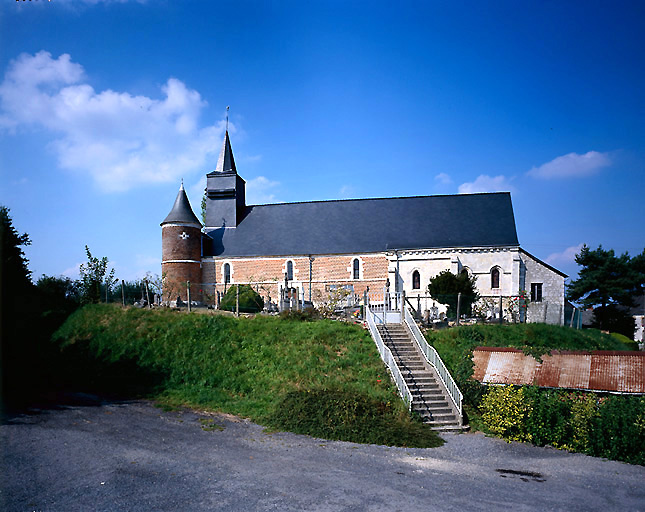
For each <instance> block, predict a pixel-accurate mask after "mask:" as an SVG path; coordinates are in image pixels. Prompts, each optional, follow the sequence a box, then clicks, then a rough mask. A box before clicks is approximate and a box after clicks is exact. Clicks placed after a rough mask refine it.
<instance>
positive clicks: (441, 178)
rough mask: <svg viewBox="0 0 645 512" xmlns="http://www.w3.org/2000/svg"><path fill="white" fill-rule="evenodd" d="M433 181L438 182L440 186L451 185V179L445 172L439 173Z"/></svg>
mask: <svg viewBox="0 0 645 512" xmlns="http://www.w3.org/2000/svg"><path fill="white" fill-rule="evenodd" d="M434 179H435V181H438V182H439V183H440V184H441V185H450V184H451V183H452V178H451V177H450V176H449V175H447V174H446V173H445V172H441V173H439V174H437V175H436V176H435V177H434Z"/></svg>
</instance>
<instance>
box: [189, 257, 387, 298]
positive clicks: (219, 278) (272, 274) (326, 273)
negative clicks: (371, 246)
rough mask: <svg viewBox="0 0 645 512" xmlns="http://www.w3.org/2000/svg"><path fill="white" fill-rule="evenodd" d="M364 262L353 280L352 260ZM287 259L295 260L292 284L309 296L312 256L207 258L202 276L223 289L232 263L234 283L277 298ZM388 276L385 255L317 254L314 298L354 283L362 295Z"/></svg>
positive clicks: (377, 285) (355, 289)
mask: <svg viewBox="0 0 645 512" xmlns="http://www.w3.org/2000/svg"><path fill="white" fill-rule="evenodd" d="M355 258H357V259H358V260H359V262H360V276H359V279H353V267H352V263H353V261H354V259H355ZM287 261H292V262H293V280H292V281H289V286H290V287H295V288H299V289H300V292H301V293H303V294H304V296H305V299H308V298H309V258H308V257H307V256H286V257H276V258H231V259H226V258H205V259H204V261H203V270H202V279H203V282H204V283H217V289H218V290H220V291H221V290H223V288H224V286H223V281H224V274H223V265H224V264H225V263H229V264H230V265H231V284H248V283H251V284H254V285H256V286H257V287H258V288H259V292H260V294H261V295H263V296H264V297H266V296H267V295H270V296H271V298H272V300H276V299H277V297H278V294H279V290H280V287H281V286H282V285H283V284H284V275H285V273H286V272H287ZM386 278H387V258H386V257H385V255H384V254H354V255H332V256H315V257H314V261H313V263H312V274H311V281H312V299H313V300H314V302H315V301H316V298H317V297H318V298H320V297H321V296H322V297H324V296H326V294H327V293H328V291H329V287H330V286H344V285H352V286H353V288H354V292H355V293H358V294H362V293H363V292H364V291H365V289H366V288H367V287H368V286H369V287H370V289H372V290H380V289H381V288H382V287H383V285H384V282H385V280H386Z"/></svg>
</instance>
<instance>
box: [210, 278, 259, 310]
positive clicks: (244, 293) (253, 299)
mask: <svg viewBox="0 0 645 512" xmlns="http://www.w3.org/2000/svg"><path fill="white" fill-rule="evenodd" d="M239 287H240V295H239V304H240V312H243V313H258V312H259V311H262V309H263V308H264V299H263V298H262V296H261V295H260V294H259V293H258V292H256V291H255V290H254V289H253V288H251V286H250V285H248V284H241V285H239ZM236 304H237V290H236V286H235V285H233V286H231V287H230V288H229V289H228V291H227V292H226V294H225V295H224V297H223V298H222V302H220V306H219V307H220V309H224V310H226V311H235V307H236Z"/></svg>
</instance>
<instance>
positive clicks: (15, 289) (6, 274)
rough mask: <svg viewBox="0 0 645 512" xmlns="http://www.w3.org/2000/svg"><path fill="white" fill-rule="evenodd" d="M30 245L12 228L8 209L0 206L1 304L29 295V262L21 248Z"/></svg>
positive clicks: (24, 235) (26, 238)
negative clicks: (16, 296)
mask: <svg viewBox="0 0 645 512" xmlns="http://www.w3.org/2000/svg"><path fill="white" fill-rule="evenodd" d="M27 245H31V240H30V239H29V235H28V234H27V233H23V234H22V235H21V234H19V233H18V231H16V229H15V228H14V227H13V224H12V221H11V217H10V216H9V208H6V207H5V206H0V278H1V280H2V299H3V300H2V304H3V305H6V304H7V302H6V301H5V299H10V297H11V296H15V295H16V294H24V293H31V289H32V286H33V284H32V282H31V270H29V266H28V264H29V260H27V258H26V257H25V253H24V252H23V250H22V249H21V247H24V246H27Z"/></svg>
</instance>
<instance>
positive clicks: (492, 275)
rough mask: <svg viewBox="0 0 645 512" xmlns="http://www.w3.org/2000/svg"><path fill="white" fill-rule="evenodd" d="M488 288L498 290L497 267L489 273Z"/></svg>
mask: <svg viewBox="0 0 645 512" xmlns="http://www.w3.org/2000/svg"><path fill="white" fill-rule="evenodd" d="M490 287H491V288H499V269H498V268H497V267H496V268H494V269H493V270H491V271H490Z"/></svg>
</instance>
